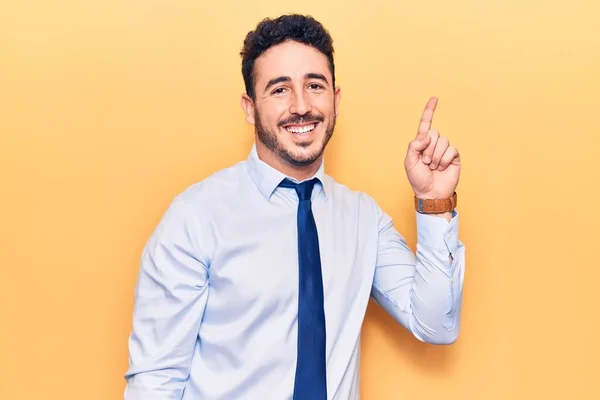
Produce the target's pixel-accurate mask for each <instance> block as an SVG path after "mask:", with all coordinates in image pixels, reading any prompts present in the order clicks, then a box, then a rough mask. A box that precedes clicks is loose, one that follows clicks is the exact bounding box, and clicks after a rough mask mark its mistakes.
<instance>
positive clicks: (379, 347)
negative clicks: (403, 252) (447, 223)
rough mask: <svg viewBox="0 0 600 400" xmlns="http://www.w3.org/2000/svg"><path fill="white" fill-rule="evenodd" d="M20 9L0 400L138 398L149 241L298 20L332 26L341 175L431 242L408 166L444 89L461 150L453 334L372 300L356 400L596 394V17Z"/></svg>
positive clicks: (599, 57)
mask: <svg viewBox="0 0 600 400" xmlns="http://www.w3.org/2000/svg"><path fill="white" fill-rule="evenodd" d="M289 4H290V5H285V4H284V2H281V1H274V0H268V1H266V0H265V1H255V2H232V1H219V2H203V1H201V0H195V1H192V0H185V1H152V2H143V1H136V2H122V1H117V0H105V1H95V2H93V1H73V0H71V1H62V2H46V1H40V0H35V1H12V2H10V1H8V0H6V1H3V2H2V5H1V6H0V205H1V207H0V246H1V248H0V267H1V271H0V318H1V319H0V323H1V326H0V398H1V399H6V400H12V399H61V400H67V399H69V400H70V399H77V400H83V399H86V400H88V399H90V400H92V399H93V400H95V399H98V400H100V399H101V400H107V399H118V398H122V390H123V388H124V379H123V374H124V372H125V371H126V369H127V336H128V334H129V330H130V326H131V312H132V301H133V290H134V285H135V280H136V275H137V271H138V260H139V256H140V252H141V249H142V246H143V245H144V243H145V241H146V240H147V238H148V236H149V235H150V233H151V231H152V230H153V229H154V227H155V225H156V223H157V222H158V219H159V218H160V216H161V215H162V213H163V211H164V210H165V208H166V206H167V205H168V203H169V202H170V201H171V199H172V198H173V197H174V196H175V195H176V194H177V193H179V192H180V191H181V190H183V189H184V188H185V187H187V186H188V185H189V184H191V183H193V182H195V181H198V180H201V179H203V178H204V177H206V176H207V175H209V174H210V173H212V172H214V171H216V170H218V169H220V168H223V167H226V166H229V165H231V164H232V163H234V162H237V161H239V160H241V159H244V158H246V156H247V153H248V150H249V148H250V145H251V143H252V140H253V131H252V128H251V127H250V126H248V125H246V123H245V122H244V119H243V115H242V111H241V109H240V107H239V96H240V94H241V93H242V91H243V83H242V78H241V72H240V58H239V50H240V48H241V44H242V40H243V38H244V36H245V34H246V32H247V31H249V30H250V29H252V28H253V27H254V25H255V24H256V22H257V21H258V20H259V19H261V18H262V17H264V16H277V15H279V14H280V13H285V12H290V11H297V12H304V13H310V14H312V15H314V16H315V17H317V18H318V19H320V20H321V21H322V22H323V23H324V24H325V25H326V27H327V28H328V29H329V30H330V31H331V33H332V35H333V36H334V41H335V50H336V67H337V81H338V83H339V84H340V85H341V87H342V93H343V99H342V104H341V116H340V119H339V124H338V129H337V131H336V134H335V135H334V139H333V140H332V142H331V144H330V147H329V148H328V150H327V153H326V158H327V171H328V172H329V173H330V174H331V175H333V176H334V177H335V178H337V179H338V180H339V181H340V182H343V183H345V184H347V185H349V186H350V187H352V188H355V189H361V190H364V191H366V192H368V193H370V194H371V195H373V196H374V197H375V198H376V199H377V200H378V201H379V202H380V204H381V205H382V206H383V207H384V209H386V211H388V212H389V213H390V214H391V215H392V216H393V217H394V218H395V221H396V223H397V226H398V228H399V230H400V231H401V232H402V233H403V234H404V235H405V236H406V237H407V239H408V241H409V244H410V245H411V247H412V248H413V249H414V245H415V225H414V224H415V218H414V212H413V210H412V204H411V200H412V198H411V196H410V195H411V192H410V187H409V185H408V182H407V180H406V176H405V173H404V170H403V167H402V159H403V157H404V152H405V149H406V145H407V143H408V141H409V140H411V139H412V138H413V136H414V134H415V132H416V127H417V123H418V119H419V116H420V113H421V111H422V109H423V107H424V105H425V103H426V101H427V99H428V98H429V96H432V95H436V96H439V98H440V102H439V105H438V111H437V113H436V115H435V120H434V126H435V127H436V128H438V129H439V130H440V132H441V133H442V135H445V136H448V137H449V138H450V141H451V143H452V144H455V145H456V146H457V147H458V148H459V150H460V151H461V154H462V161H463V164H464V168H463V173H462V175H461V181H460V184H459V188H458V192H459V210H460V212H461V221H460V228H461V230H460V234H461V239H462V240H463V241H464V242H465V243H466V246H467V273H466V281H465V292H464V308H463V322H462V331H461V335H460V338H459V340H458V342H457V343H455V344H454V345H453V346H450V347H435V346H431V345H425V344H421V343H418V342H417V341H416V340H415V339H413V338H411V337H410V336H409V335H408V334H407V333H406V332H405V331H403V330H402V328H400V327H399V326H397V325H396V324H394V323H393V322H392V320H391V318H390V317H389V316H388V315H387V314H385V313H384V312H382V311H381V310H380V309H379V308H378V307H377V306H375V305H373V304H371V306H370V307H369V309H368V314H367V318H366V321H365V325H364V336H363V345H364V346H363V358H362V367H361V370H362V390H361V392H362V395H363V397H362V398H363V399H366V400H384V399H413V398H419V399H448V400H449V399H600V383H599V382H600V366H599V363H600V345H599V344H598V342H599V340H600V329H599V328H598V326H599V322H598V319H599V318H600V300H599V296H598V292H599V289H598V281H599V280H600V272H599V270H600V261H599V252H598V249H599V248H600V246H599V243H598V241H599V239H600V235H599V233H598V230H599V223H600V219H599V214H600V198H599V197H598V195H599V190H598V185H599V183H600V166H599V165H598V159H597V157H598V155H599V151H600V139H599V135H600V129H599V127H600V125H599V123H598V118H599V115H598V113H599V106H600V101H599V99H598V96H599V93H600V77H599V76H600V24H598V19H599V18H600V5H599V4H600V3H599V2H598V1H597V0H571V1H561V2H559V1H541V0H539V1H537V0H535V1H534V0H526V1H522V0H506V1H494V2H485V1H474V0H471V1H469V0H457V1H451V2H449V1H442V0H431V1H427V2H408V1H397V0H388V1H369V2H366V3H365V2H358V1H355V2H343V1H339V0H338V1H323V0H319V1H306V2H301V5H300V2H297V3H294V4H295V5H291V4H292V3H289Z"/></svg>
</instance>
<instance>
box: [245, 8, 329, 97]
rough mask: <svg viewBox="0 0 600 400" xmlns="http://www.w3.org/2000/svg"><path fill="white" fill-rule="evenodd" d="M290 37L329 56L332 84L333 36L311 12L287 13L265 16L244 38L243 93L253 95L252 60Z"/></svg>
mask: <svg viewBox="0 0 600 400" xmlns="http://www.w3.org/2000/svg"><path fill="white" fill-rule="evenodd" d="M288 40H293V41H296V42H299V43H303V44H306V45H309V46H312V47H314V48H315V49H317V50H319V51H320V52H321V53H323V54H324V55H325V56H327V59H328V60H329V69H330V71H331V76H332V77H333V86H334V87H335V65H334V62H333V40H332V39H331V36H330V35H329V32H328V31H327V30H326V29H325V28H324V27H323V25H322V24H321V23H320V22H318V21H317V20H315V19H314V18H313V17H311V16H306V15H299V14H289V15H282V16H280V17H278V18H275V19H270V18H265V19H263V20H262V21H261V22H259V23H258V25H257V26H256V29H255V30H253V31H251V32H249V33H248V34H247V35H246V39H244V47H243V49H242V51H241V52H240V55H241V56H242V76H243V77H244V84H245V85H246V94H247V95H248V96H249V97H250V98H251V99H254V95H255V93H254V79H255V76H256V75H255V74H254V62H255V61H256V59H257V58H258V57H260V55H261V54H263V53H264V52H265V51H266V50H267V49H269V48H270V47H272V46H275V45H278V44H280V43H283V42H285V41H288Z"/></svg>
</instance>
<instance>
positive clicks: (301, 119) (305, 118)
mask: <svg viewBox="0 0 600 400" xmlns="http://www.w3.org/2000/svg"><path fill="white" fill-rule="evenodd" d="M323 121H325V118H324V117H323V116H322V115H315V114H311V113H308V114H304V115H299V114H294V115H292V116H291V117H289V118H287V119H285V120H283V121H281V122H279V126H280V127H283V126H285V125H295V124H306V123H308V122H323Z"/></svg>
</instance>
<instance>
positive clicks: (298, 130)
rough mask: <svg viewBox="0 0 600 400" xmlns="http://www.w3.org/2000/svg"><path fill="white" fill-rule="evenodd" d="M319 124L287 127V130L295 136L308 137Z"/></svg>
mask: <svg viewBox="0 0 600 400" xmlns="http://www.w3.org/2000/svg"><path fill="white" fill-rule="evenodd" d="M317 124H318V122H313V123H310V124H306V125H288V126H286V127H285V130H287V131H288V132H290V133H293V134H295V135H308V134H309V133H311V132H312V131H313V130H314V129H315V127H316V126H317Z"/></svg>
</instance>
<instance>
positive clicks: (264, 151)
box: [256, 140, 323, 181]
mask: <svg viewBox="0 0 600 400" xmlns="http://www.w3.org/2000/svg"><path fill="white" fill-rule="evenodd" d="M256 153H257V154H258V158H259V159H260V160H261V161H263V162H264V163H265V164H267V165H269V166H271V167H272V168H275V169H276V170H277V171H279V172H281V173H282V174H285V175H287V176H289V177H292V178H294V179H296V180H297V181H302V180H304V179H307V178H310V177H311V176H313V175H314V174H315V173H316V172H317V170H318V169H319V166H320V165H321V162H322V160H323V156H322V155H321V156H320V157H319V158H318V159H317V160H316V161H315V162H313V163H312V164H310V165H306V166H297V165H293V164H290V163H288V162H286V161H284V160H282V159H281V157H278V156H277V155H276V154H274V153H273V152H272V151H271V150H269V149H268V148H267V147H266V146H265V145H264V144H262V143H261V142H260V141H259V140H258V141H257V142H256Z"/></svg>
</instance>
